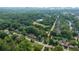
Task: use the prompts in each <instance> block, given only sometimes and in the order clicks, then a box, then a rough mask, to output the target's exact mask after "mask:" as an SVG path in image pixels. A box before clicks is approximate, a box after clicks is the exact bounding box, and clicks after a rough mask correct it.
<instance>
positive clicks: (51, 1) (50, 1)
mask: <svg viewBox="0 0 79 59" xmlns="http://www.w3.org/2000/svg"><path fill="white" fill-rule="evenodd" d="M0 7H79V0H0Z"/></svg>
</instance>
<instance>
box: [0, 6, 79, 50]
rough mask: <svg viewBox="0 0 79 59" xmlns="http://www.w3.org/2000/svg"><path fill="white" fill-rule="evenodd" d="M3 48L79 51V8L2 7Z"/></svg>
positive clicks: (0, 30)
mask: <svg viewBox="0 0 79 59" xmlns="http://www.w3.org/2000/svg"><path fill="white" fill-rule="evenodd" d="M0 51H79V8H60V7H59V8H52V7H50V8H33V7H30V8H29V7H0Z"/></svg>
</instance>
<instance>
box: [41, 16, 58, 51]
mask: <svg viewBox="0 0 79 59" xmlns="http://www.w3.org/2000/svg"><path fill="white" fill-rule="evenodd" d="M58 18H59V16H57V18H56V20H55V22H54V24H53V25H52V27H51V29H50V31H49V33H48V37H49V36H50V33H51V31H53V30H54V28H55V26H56V23H57V20H58ZM47 45H48V44H47ZM45 47H46V46H43V48H42V49H41V51H44V49H45Z"/></svg>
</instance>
